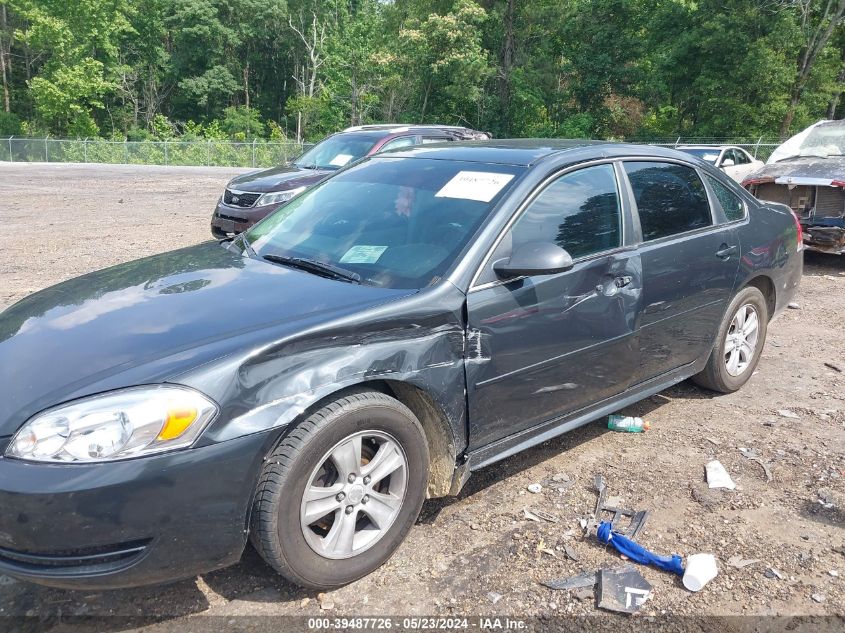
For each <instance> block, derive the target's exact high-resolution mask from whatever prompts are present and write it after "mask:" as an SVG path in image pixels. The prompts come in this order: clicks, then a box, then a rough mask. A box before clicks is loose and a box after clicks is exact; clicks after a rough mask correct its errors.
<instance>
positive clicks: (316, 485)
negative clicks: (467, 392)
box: [251, 392, 429, 589]
mask: <svg viewBox="0 0 845 633" xmlns="http://www.w3.org/2000/svg"><path fill="white" fill-rule="evenodd" d="M428 459H429V456H428V445H427V443H426V440H425V436H424V434H423V430H422V427H421V426H420V423H419V421H418V420H417V419H416V417H415V416H414V414H413V413H412V412H411V411H410V410H409V409H408V408H407V407H405V406H404V405H403V404H402V403H400V402H399V401H397V400H395V399H394V398H391V397H390V396H387V395H385V394H382V393H378V392H358V393H352V394H349V395H347V396H345V397H342V398H339V399H337V400H336V401H334V402H332V403H331V404H329V405H327V406H325V407H323V408H322V409H320V410H319V411H317V412H316V413H314V414H313V415H311V416H309V417H308V418H307V419H306V420H305V421H303V422H302V423H301V424H299V425H297V427H295V428H294V429H293V430H292V431H291V432H290V433H288V434H287V435H285V437H284V438H283V439H282V441H281V442H280V443H279V445H278V446H277V447H276V449H275V450H274V451H273V453H272V454H271V455H270V456H269V457H268V458H267V460H266V462H265V465H264V468H263V471H262V474H261V477H260V479H259V484H258V489H257V492H256V497H255V502H254V505H253V514H252V520H251V524H252V529H251V540H252V543H253V545H254V546H255V547H256V549H257V550H258V551H259V553H260V554H261V555H262V557H263V558H264V559H265V560H266V561H267V562H268V563H269V564H270V565H271V566H272V567H273V568H275V569H276V570H277V571H278V572H279V573H280V574H282V575H283V576H285V577H286V578H288V579H289V580H291V581H293V582H295V583H296V584H298V585H302V586H306V587H313V588H317V589H328V588H331V587H337V586H340V585H344V584H346V583H349V582H352V581H353V580H357V579H358V578H360V577H362V576H365V575H366V574H368V573H370V572H371V571H373V570H374V569H376V568H377V567H379V566H380V565H381V564H382V563H383V562H384V561H386V560H387V559H388V558H389V557H390V555H391V554H393V552H394V551H395V550H396V548H397V547H398V546H399V544H400V543H401V542H402V540H403V539H404V538H405V536H406V534H407V533H408V531H409V530H410V529H411V526H412V525H413V524H414V521H415V520H416V518H417V515H418V514H419V511H420V507H421V506H422V502H423V500H424V498H425V491H426V485H427V482H428Z"/></svg>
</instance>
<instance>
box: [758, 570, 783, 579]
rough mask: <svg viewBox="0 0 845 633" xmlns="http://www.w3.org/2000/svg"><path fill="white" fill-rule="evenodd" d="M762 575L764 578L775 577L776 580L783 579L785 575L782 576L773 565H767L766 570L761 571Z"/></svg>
mask: <svg viewBox="0 0 845 633" xmlns="http://www.w3.org/2000/svg"><path fill="white" fill-rule="evenodd" d="M763 575H764V576H765V577H766V578H777V579H778V580H783V579H784V578H786V576H784V575H783V574H782V573H781V572H779V571H778V570H777V569H775V568H774V567H769V568H768V569H767V570H766V571H764V572H763Z"/></svg>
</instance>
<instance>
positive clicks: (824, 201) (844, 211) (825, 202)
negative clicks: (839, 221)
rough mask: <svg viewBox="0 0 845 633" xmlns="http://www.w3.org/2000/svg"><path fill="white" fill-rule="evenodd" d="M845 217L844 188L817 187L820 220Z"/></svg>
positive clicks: (817, 212) (817, 214)
mask: <svg viewBox="0 0 845 633" xmlns="http://www.w3.org/2000/svg"><path fill="white" fill-rule="evenodd" d="M843 215H845V189H843V188H842V187H817V188H816V212H815V213H814V216H815V217H817V218H819V217H821V218H841V217H842V216H843Z"/></svg>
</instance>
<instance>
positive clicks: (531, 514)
mask: <svg viewBox="0 0 845 633" xmlns="http://www.w3.org/2000/svg"><path fill="white" fill-rule="evenodd" d="M522 514H523V515H525V518H526V519H528V520H529V521H537V522H540V520H543V521H548V522H549V523H557V522H558V518H557V517H556V516H555V515H553V514H552V513H550V512H546V511H545V510H541V509H540V508H523V509H522Z"/></svg>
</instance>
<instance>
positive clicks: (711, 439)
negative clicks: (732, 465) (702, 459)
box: [704, 437, 722, 446]
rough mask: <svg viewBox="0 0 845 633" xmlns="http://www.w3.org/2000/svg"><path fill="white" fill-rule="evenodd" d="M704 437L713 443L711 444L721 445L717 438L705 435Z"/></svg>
mask: <svg viewBox="0 0 845 633" xmlns="http://www.w3.org/2000/svg"><path fill="white" fill-rule="evenodd" d="M704 439H705V440H707V441H708V442H710V443H711V444H713V446H721V445H722V443H721V442H720V441H719V440H717V439H716V438H713V437H705V438H704Z"/></svg>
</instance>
